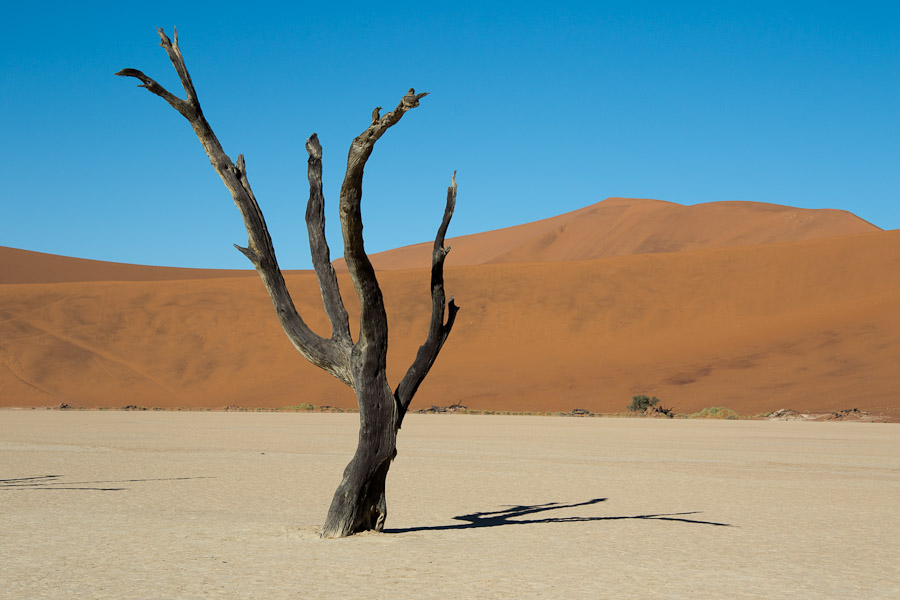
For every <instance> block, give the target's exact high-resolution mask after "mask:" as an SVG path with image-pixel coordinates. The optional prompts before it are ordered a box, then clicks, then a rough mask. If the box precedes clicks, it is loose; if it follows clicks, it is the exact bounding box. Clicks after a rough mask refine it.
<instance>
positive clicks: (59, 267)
mask: <svg viewBox="0 0 900 600" xmlns="http://www.w3.org/2000/svg"><path fill="white" fill-rule="evenodd" d="M248 275H253V276H256V271H254V270H251V269H248V270H246V271H242V270H236V269H235V270H227V269H180V268H176V267H151V266H145V265H127V264H122V263H111V262H103V261H99V260H88V259H85V258H70V257H68V256H57V255H56V254H44V253H43V252H32V251H31V250H19V249H18V248H7V247H5V246H0V284H4V283H64V282H74V281H175V280H182V279H209V278H213V277H217V278H218V277H244V276H248Z"/></svg>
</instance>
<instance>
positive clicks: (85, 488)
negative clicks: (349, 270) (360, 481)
mask: <svg viewBox="0 0 900 600" xmlns="http://www.w3.org/2000/svg"><path fill="white" fill-rule="evenodd" d="M356 428H357V416H356V415H353V414H272V413H179V412H140V413H135V412H120V411H110V412H60V411H46V410H34V411H32V410H27V411H24V410H23V411H16V410H4V411H0V582H2V583H0V598H4V599H6V598H10V599H12V598H16V599H20V598H21V599H36V598H115V599H124V598H164V599H170V598H241V599H246V598H266V599H278V598H344V597H353V598H389V597H390V598H400V599H403V598H897V597H900V567H898V563H897V557H898V556H900V511H898V503H897V500H898V498H900V425H898V424H872V423H803V422H758V421H753V422H748V421H726V422H721V421H719V422H704V421H653V420H638V419H576V418H550V417H502V416H471V415H460V416H448V415H441V416H432V415H409V417H408V418H407V421H406V423H405V425H404V428H403V430H402V431H401V435H400V444H399V452H400V454H399V456H398V458H397V460H396V461H395V463H394V466H393V467H392V469H391V473H390V475H389V478H388V507H389V517H388V524H387V526H388V528H389V530H388V531H387V532H385V533H383V534H366V535H361V536H355V537H353V538H349V539H344V540H321V539H319V538H318V537H317V529H318V527H319V526H320V525H321V523H322V522H323V520H324V517H325V512H326V510H327V508H328V504H329V502H330V499H331V494H332V493H333V491H334V488H335V487H336V485H337V483H338V480H339V478H340V475H341V471H342V469H343V467H344V465H345V464H346V462H347V461H348V460H349V457H350V455H351V454H352V452H353V449H354V447H355V443H356Z"/></svg>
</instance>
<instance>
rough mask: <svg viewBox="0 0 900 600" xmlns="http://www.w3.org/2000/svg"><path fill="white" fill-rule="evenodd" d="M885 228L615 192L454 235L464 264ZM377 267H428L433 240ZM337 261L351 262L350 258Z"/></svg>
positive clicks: (829, 213)
mask: <svg viewBox="0 0 900 600" xmlns="http://www.w3.org/2000/svg"><path fill="white" fill-rule="evenodd" d="M875 231H881V230H880V229H879V228H878V227H876V226H875V225H872V224H871V223H868V222H866V221H864V220H862V219H860V218H859V217H857V216H856V215H853V214H852V213H849V212H846V211H842V210H832V209H803V208H793V207H790V206H781V205H777V204H765V203H760V202H711V203H707V204H696V205H693V206H683V205H681V204H675V203H673V202H664V201H661V200H647V199H636V198H607V199H606V200H603V201H602V202H598V203H596V204H593V205H591V206H588V207H585V208H582V209H579V210H576V211H573V212H570V213H566V214H563V215H559V216H556V217H551V218H549V219H543V220H540V221H535V222H533V223H526V224H524V225H518V226H515V227H507V228H505V229H498V230H495V231H488V232H485V233H476V234H473V235H466V236H460V237H456V238H451V239H450V240H449V241H448V244H450V245H451V246H452V248H453V253H452V262H451V263H448V264H453V265H457V266H463V265H479V264H498V263H530V262H557V261H566V262H568V261H580V260H592V259H595V258H605V257H610V256H626V255H631V254H655V253H664V252H680V251H684V250H702V249H707V248H726V247H734V246H753V245H759V244H773V243H788V242H798V241H802V240H808V239H819V238H824V237H831V236H836V235H848V234H854V233H867V232H875ZM371 259H372V264H373V265H374V266H375V268H376V269H382V270H388V269H416V268H427V267H428V266H429V264H430V260H431V245H430V244H429V243H422V244H416V245H413V246H406V247H403V248H397V249H395V250H388V251H386V252H380V253H377V254H373V255H372V257H371ZM334 264H335V268H338V269H345V268H346V267H344V264H343V259H338V260H336V261H334Z"/></svg>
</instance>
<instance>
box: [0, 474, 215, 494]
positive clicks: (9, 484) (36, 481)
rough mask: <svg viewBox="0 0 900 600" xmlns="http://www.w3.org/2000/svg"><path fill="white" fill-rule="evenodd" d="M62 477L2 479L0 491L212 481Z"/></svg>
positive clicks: (114, 489)
mask: <svg viewBox="0 0 900 600" xmlns="http://www.w3.org/2000/svg"><path fill="white" fill-rule="evenodd" d="M61 477H62V475H40V476H38V477H19V478H17V479H0V490H22V489H26V490H93V491H96V492H119V491H122V490H127V489H128V488H125V487H89V486H96V485H103V484H107V483H141V482H145V481H182V480H185V479H211V478H210V477H158V478H155V479H119V480H116V481H63V480H61V479H60V478H61Z"/></svg>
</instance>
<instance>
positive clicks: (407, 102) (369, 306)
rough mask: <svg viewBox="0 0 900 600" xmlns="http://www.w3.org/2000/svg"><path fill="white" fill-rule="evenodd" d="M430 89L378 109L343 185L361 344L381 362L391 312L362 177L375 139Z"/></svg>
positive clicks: (347, 255) (354, 149)
mask: <svg viewBox="0 0 900 600" xmlns="http://www.w3.org/2000/svg"><path fill="white" fill-rule="evenodd" d="M427 95H428V92H423V93H421V94H416V93H415V90H414V89H412V88H410V90H409V92H407V94H406V95H405V96H403V98H402V99H401V100H400V104H398V105H397V108H395V109H394V110H392V111H391V112H389V113H387V114H386V115H384V116H383V117H378V116H377V115H376V114H375V113H374V112H373V115H372V124H371V125H370V126H369V127H368V128H367V129H366V130H365V131H364V132H362V133H361V134H360V135H359V136H357V137H356V139H354V140H353V142H352V143H351V144H350V150H349V152H348V154H347V172H346V174H345V175H344V182H343V184H342V185H341V201H340V215H341V231H342V233H343V236H344V261H345V262H346V264H347V270H348V271H349V272H350V278H351V279H352V280H353V287H354V288H355V289H356V293H357V295H358V296H359V303H360V307H361V314H360V336H359V342H358V344H359V345H360V347H364V348H366V350H367V353H369V354H370V355H371V357H372V358H374V359H376V360H377V361H379V362H381V363H384V361H385V360H386V358H385V357H386V355H387V315H386V313H385V310H384V299H383V297H382V295H381V289H380V288H379V287H378V281H377V279H376V278H375V269H374V268H373V267H372V263H371V262H370V261H369V257H368V256H367V255H366V249H365V245H364V244H363V237H362V230H363V224H362V213H361V209H360V206H361V203H362V179H363V170H364V169H365V166H366V161H367V160H368V159H369V156H371V154H372V150H373V148H374V146H375V142H377V141H378V139H379V138H380V137H381V136H382V135H384V133H385V132H386V131H387V130H388V129H390V128H391V127H393V126H394V125H396V124H397V123H398V122H399V121H400V119H401V118H402V117H403V115H404V114H406V112H407V111H409V110H412V109H413V108H415V107H417V106H418V105H419V100H421V99H422V98H424V97H425V96H427Z"/></svg>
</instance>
